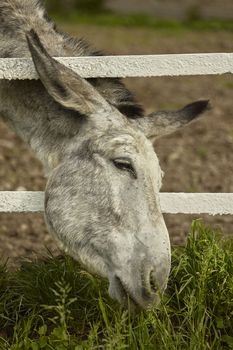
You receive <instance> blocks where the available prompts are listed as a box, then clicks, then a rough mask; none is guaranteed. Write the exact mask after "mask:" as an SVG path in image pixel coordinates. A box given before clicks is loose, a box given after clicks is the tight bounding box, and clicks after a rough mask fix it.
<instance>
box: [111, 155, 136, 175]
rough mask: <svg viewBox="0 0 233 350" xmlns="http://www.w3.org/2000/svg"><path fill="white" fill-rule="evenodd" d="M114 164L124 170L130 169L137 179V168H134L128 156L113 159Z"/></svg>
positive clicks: (129, 171)
mask: <svg viewBox="0 0 233 350" xmlns="http://www.w3.org/2000/svg"><path fill="white" fill-rule="evenodd" d="M113 164H114V165H115V167H116V168H117V169H120V170H122V171H128V173H130V175H131V176H133V177H134V178H135V179H137V173H136V170H135V169H134V167H133V165H132V163H131V161H130V160H129V159H128V158H117V159H113Z"/></svg>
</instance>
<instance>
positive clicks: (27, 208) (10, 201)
mask: <svg viewBox="0 0 233 350" xmlns="http://www.w3.org/2000/svg"><path fill="white" fill-rule="evenodd" d="M160 203H161V208H162V212H163V213H166V214H179V213H182V214H210V215H226V214H233V193H160ZM43 211H44V192H23V191H22V192H21V191H18V192H8V191H5V192H0V213H1V212H2V213H25V212H34V213H36V212H43Z"/></svg>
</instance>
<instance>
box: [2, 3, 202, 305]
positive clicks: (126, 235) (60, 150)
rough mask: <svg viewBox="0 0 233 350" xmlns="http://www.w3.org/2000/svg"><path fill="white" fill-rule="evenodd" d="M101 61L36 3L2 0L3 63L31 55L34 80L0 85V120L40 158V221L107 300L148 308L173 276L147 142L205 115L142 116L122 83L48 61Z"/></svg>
mask: <svg viewBox="0 0 233 350" xmlns="http://www.w3.org/2000/svg"><path fill="white" fill-rule="evenodd" d="M96 54H98V53H97V52H95V51H94V50H92V49H91V48H90V47H89V46H88V45H87V44H86V43H85V42H84V41H81V40H79V39H72V38H70V37H68V36H67V35H65V34H63V33H60V32H58V31H57V30H56V28H55V26H54V24H53V23H52V22H51V21H50V20H49V19H48V17H47V15H46V13H45V10H44V8H43V7H42V5H41V3H40V2H39V1H36V0H1V3H0V57H29V56H32V58H33V61H34V64H35V67H36V69H37V72H38V74H39V77H40V81H11V82H9V81H4V80H2V81H0V116H1V117H2V118H3V120H4V121H5V122H6V123H7V124H8V125H9V126H10V127H12V128H13V129H14V130H15V131H16V132H17V134H18V135H19V136H20V137H21V138H22V139H23V140H24V141H25V142H27V143H28V144H29V145H30V146H31V147H32V149H33V150H34V151H35V153H36V154H37V157H38V158H39V159H40V160H41V161H42V163H43V165H44V168H45V171H46V174H47V176H48V183H47V187H46V200H45V216H46V222H47V225H48V228H49V230H50V232H51V233H52V234H54V236H55V237H56V238H57V239H59V241H60V242H62V244H63V247H64V249H65V250H66V251H67V252H68V253H69V254H70V255H72V256H73V257H74V258H76V259H78V260H79V261H81V262H82V263H83V264H84V265H85V266H86V267H87V268H88V269H89V270H91V271H93V272H95V273H98V274H100V275H102V276H104V277H107V278H108V279H109V282H110V286H109V293H110V295H111V296H112V297H113V298H115V299H117V300H118V301H119V302H120V303H122V304H126V302H127V296H129V298H130V301H131V303H132V305H137V306H140V307H142V308H147V307H149V306H151V305H153V304H154V303H156V302H158V301H159V296H160V294H161V293H162V292H163V291H164V289H165V288H166V284H167V280H168V275H169V271H170V258H171V253H170V243H169V236H168V233H167V229H166V226H165V223H164V220H163V216H162V214H161V209H160V204H159V195H158V193H159V190H160V187H161V173H162V172H161V169H160V166H159V161H158V159H157V156H156V154H155V153H154V150H153V146H152V143H151V142H150V140H153V139H155V138H157V137H159V136H161V135H164V134H167V133H170V132H173V131H175V130H176V129H178V128H180V127H182V126H184V125H185V124H187V123H188V122H189V121H191V120H192V119H194V118H195V117H196V116H197V115H199V114H200V113H201V112H202V111H204V110H205V109H206V108H207V102H205V101H201V102H196V103H194V104H191V105H189V106H187V107H185V108H184V109H182V110H181V111H177V112H159V113H155V114H152V115H150V116H148V117H142V114H143V111H142V109H141V107H140V106H139V105H138V104H137V103H136V102H135V100H134V98H133V96H132V94H131V93H130V92H129V91H128V90H127V89H126V88H125V87H124V85H123V84H122V83H121V81H119V80H118V79H89V80H85V79H82V78H81V77H79V76H78V75H77V74H75V73H74V72H73V71H71V70H70V69H68V68H66V67H64V66H63V65H62V64H60V63H58V62H57V61H56V60H55V59H53V58H52V57H51V56H85V55H96Z"/></svg>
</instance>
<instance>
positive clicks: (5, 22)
mask: <svg viewBox="0 0 233 350" xmlns="http://www.w3.org/2000/svg"><path fill="white" fill-rule="evenodd" d="M35 28H36V31H37V33H38V35H39V36H40V39H41V41H42V43H43V45H44V46H45V48H46V49H47V51H48V52H49V54H50V55H51V56H55V57H56V56H57V57H58V56H60V57H73V56H102V55H104V53H103V52H102V51H97V50H95V49H94V48H92V47H91V46H90V45H89V44H88V43H87V42H86V41H85V40H83V39H79V38H73V37H71V36H69V35H67V34H65V33H63V32H61V31H60V30H58V29H57V28H56V25H55V24H54V22H53V21H52V20H51V19H50V18H49V16H48V13H47V12H46V10H45V8H44V7H43V6H42V1H40V0H1V3H0V42H1V47H0V57H4V58H7V57H9V58H10V57H30V53H29V50H28V46H27V42H26V39H25V33H26V32H28V31H30V30H31V29H35ZM87 80H88V81H89V82H90V83H91V84H92V85H93V86H94V87H95V88H96V89H97V90H98V91H99V92H100V93H101V94H102V95H103V97H104V98H105V99H106V100H107V101H108V102H109V103H110V104H111V105H113V106H114V107H116V108H117V109H118V110H119V111H120V112H121V113H123V114H124V115H125V116H126V117H128V118H133V119H135V118H140V117H142V116H143V114H144V112H143V108H142V107H141V105H140V104H138V103H137V102H136V100H135V98H134V96H133V94H132V93H131V92H130V91H129V90H128V89H127V88H126V87H125V86H124V84H123V83H122V81H121V80H120V79H117V78H113V79H103V78H102V79H101V78H95V79H93V78H92V79H87Z"/></svg>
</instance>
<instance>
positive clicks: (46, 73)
mask: <svg viewBox="0 0 233 350" xmlns="http://www.w3.org/2000/svg"><path fill="white" fill-rule="evenodd" d="M26 37H27V41H28V46H29V49H30V51H31V55H32V59H33V62H34V65H35V68H36V70H37V73H38V75H39V77H40V79H41V81H42V83H43V85H44V86H45V88H46V90H47V91H48V93H49V94H50V95H51V96H52V97H53V98H54V100H56V101H57V102H58V103H59V104H61V105H62V106H64V107H66V108H69V109H73V110H75V111H78V112H80V113H81V114H83V115H91V114H92V113H96V112H97V111H98V110H109V109H110V108H111V107H110V105H109V104H108V103H107V101H106V100H105V99H104V98H103V97H102V96H101V95H100V94H99V93H98V91H97V90H96V89H95V88H94V87H93V86H92V85H91V84H89V83H88V82H87V81H86V80H85V79H83V78H81V77H80V76H79V75H78V74H76V73H75V72H73V71H72V70H71V69H69V68H67V67H65V66H64V65H63V64H61V63H59V62H58V61H56V60H55V59H53V58H52V57H51V56H50V55H49V54H48V52H47V51H46V50H45V48H44V46H43V45H42V43H41V41H40V39H39V37H38V35H37V33H36V32H35V31H34V30H31V31H30V32H28V33H27V35H26Z"/></svg>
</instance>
